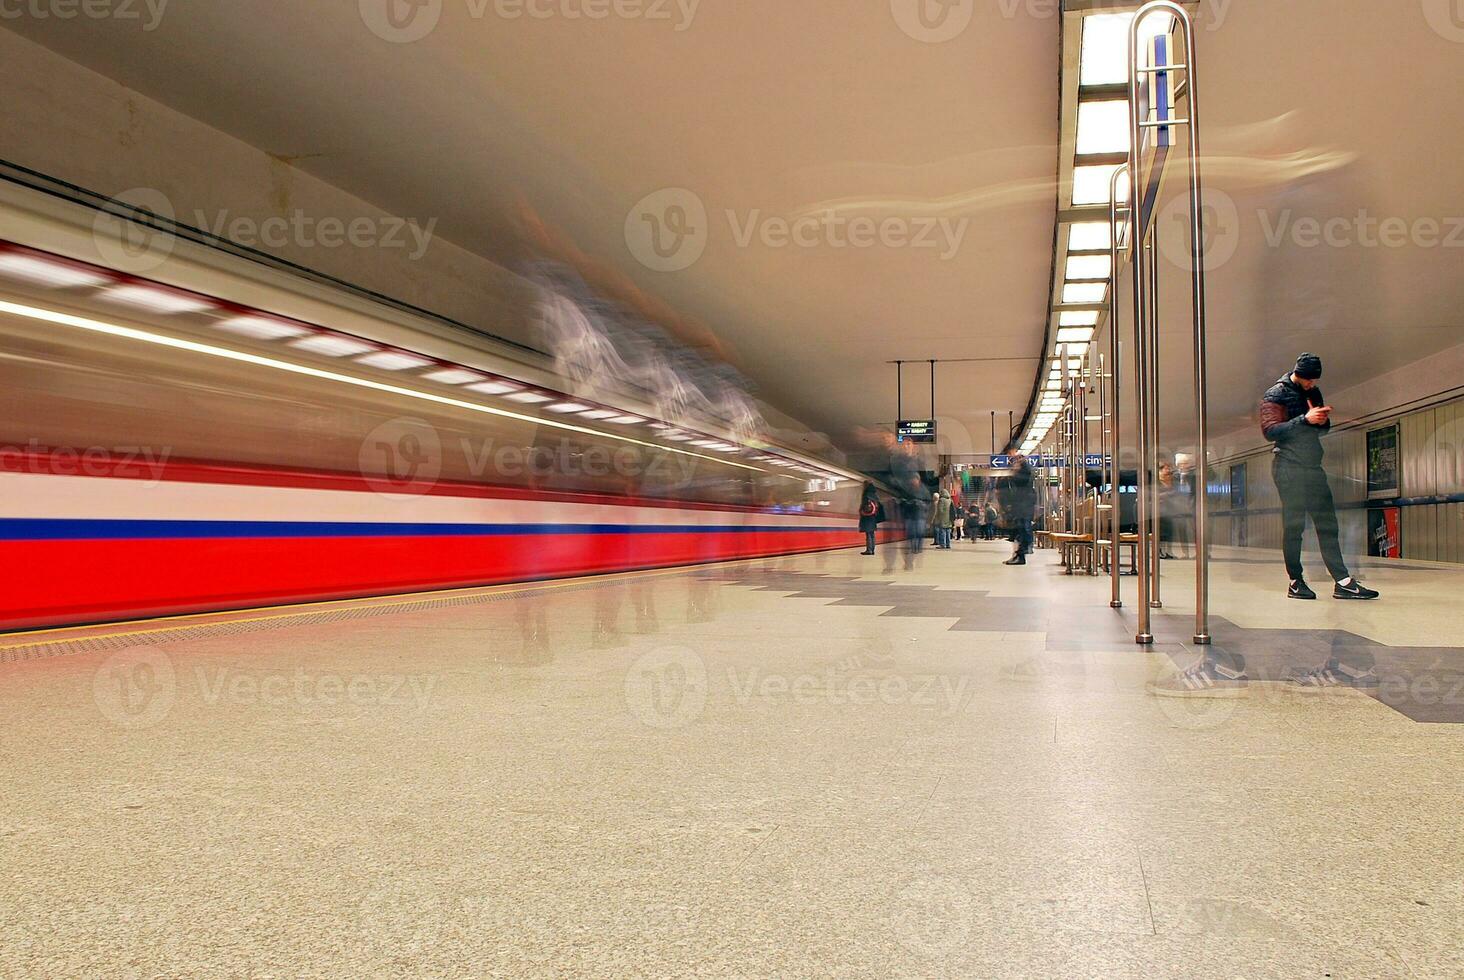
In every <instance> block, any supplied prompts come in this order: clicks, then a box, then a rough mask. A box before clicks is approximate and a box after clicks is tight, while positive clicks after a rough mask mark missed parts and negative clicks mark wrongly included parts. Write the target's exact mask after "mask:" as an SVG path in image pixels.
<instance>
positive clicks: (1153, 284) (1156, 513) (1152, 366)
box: [1144, 222, 1164, 609]
mask: <svg viewBox="0 0 1464 980" xmlns="http://www.w3.org/2000/svg"><path fill="white" fill-rule="evenodd" d="M1144 255H1145V256H1146V258H1147V260H1148V267H1149V380H1148V382H1147V384H1148V385H1149V460H1148V468H1149V494H1150V499H1149V521H1150V523H1151V524H1152V525H1153V526H1152V527H1150V528H1149V549H1150V551H1151V552H1152V553H1151V554H1150V556H1149V575H1150V576H1151V577H1152V578H1153V582H1152V583H1151V584H1150V586H1149V606H1150V608H1153V609H1162V608H1163V607H1164V602H1163V600H1162V599H1161V597H1160V594H1159V582H1160V578H1161V576H1160V567H1161V564H1160V561H1159V555H1160V553H1161V552H1162V551H1163V548H1164V542H1163V536H1162V534H1161V531H1162V529H1163V527H1164V515H1163V514H1162V512H1161V511H1162V508H1161V507H1160V506H1159V227H1158V224H1157V223H1154V222H1151V223H1150V225H1149V239H1148V241H1147V242H1145V243H1144Z"/></svg>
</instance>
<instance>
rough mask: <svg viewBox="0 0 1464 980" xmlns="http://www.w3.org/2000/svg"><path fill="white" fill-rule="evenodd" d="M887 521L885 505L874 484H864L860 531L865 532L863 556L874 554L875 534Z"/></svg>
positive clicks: (861, 500)
mask: <svg viewBox="0 0 1464 980" xmlns="http://www.w3.org/2000/svg"><path fill="white" fill-rule="evenodd" d="M884 520H885V509H884V504H882V503H880V502H879V492H878V491H877V490H875V489H874V484H873V483H865V484H864V493H863V494H862V495H861V496H860V499H859V530H861V531H863V532H864V550H863V551H861V552H859V553H860V554H861V555H872V554H874V539H875V532H876V531H878V530H879V526H880V524H882V523H883V522H884Z"/></svg>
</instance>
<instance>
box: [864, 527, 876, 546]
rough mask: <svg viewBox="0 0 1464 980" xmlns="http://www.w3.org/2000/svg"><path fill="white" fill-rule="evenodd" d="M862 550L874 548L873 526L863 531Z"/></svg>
mask: <svg viewBox="0 0 1464 980" xmlns="http://www.w3.org/2000/svg"><path fill="white" fill-rule="evenodd" d="M864 550H865V551H873V550H874V528H870V529H869V530H868V531H865V532H864Z"/></svg>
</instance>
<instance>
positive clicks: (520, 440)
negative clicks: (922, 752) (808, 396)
mask: <svg viewBox="0 0 1464 980" xmlns="http://www.w3.org/2000/svg"><path fill="white" fill-rule="evenodd" d="M0 217H3V222H4V224H3V230H0V240H3V241H0V399H3V409H4V410H3V416H0V542H3V547H4V566H5V569H6V574H5V586H4V590H3V593H0V595H3V600H0V629H18V628H31V627H39V626H46V625H58V624H72V623H85V622H100V621H110V620H118V619H127V618H136V617H143V616H156V615H162V614H177V613H187V612H196V611H204V610H218V609H234V608H243V607H251V606H262V605H272V604H279V603H288V602H300V601H310V600H322V599H334V598H342V597H352V596H363V595H376V594H388V593H403V592H414V591H421V590H438V589H449V588H455V587H468V586H478V585H485V584H491V583H502V582H511V581H521V580H531V579H543V578H551V577H557V576H571V575H580V574H587V573H600V572H612V571H621V570H628V569H640V568H650V567H658V566H673V565H684V564H692V563H699V562H709V561H716V560H723V559H732V558H745V557H752V556H768V555H783V554H791V553H796V552H808V551H816V550H824V549H833V548H842V547H848V546H852V545H855V544H859V543H861V542H862V538H861V537H860V536H859V534H858V533H857V516H856V510H857V506H858V501H859V494H860V489H861V486H862V478H861V477H860V476H859V475H858V474H855V473H853V472H849V471H845V470H841V469H838V468H836V467H832V466H830V465H828V464H825V463H822V462H818V461H816V460H813V459H809V458H807V457H804V456H801V455H799V454H797V453H795V452H792V451H789V450H785V449H781V448H776V447H773V446H769V445H759V446H749V445H742V444H738V443H736V442H734V441H731V439H732V438H733V437H731V436H729V435H728V434H727V432H726V431H718V429H717V427H716V426H715V425H714V424H710V423H701V424H698V425H696V427H694V428H693V427H692V426H691V424H690V423H689V422H688V420H684V419H674V420H662V419H657V418H655V417H653V415H652V413H650V412H649V411H647V410H646V409H645V408H644V406H645V405H646V404H649V400H642V401H640V402H637V401H636V400H635V399H633V398H624V399H615V401H616V402H617V403H616V404H605V403H603V402H602V401H591V400H587V399H583V398H576V397H575V396H574V395H573V394H572V393H566V392H565V390H564V388H565V387H566V385H565V384H563V383H562V382H560V381H558V380H557V379H556V378H555V377H554V376H553V375H552V373H550V372H549V371H548V370H547V369H546V365H547V363H548V361H547V360H546V359H545V358H542V357H540V356H538V355H537V354H536V353H535V352H532V351H529V350H527V349H524V350H520V349H517V348H515V347H513V346H512V345H510V344H506V343H501V342H497V341H495V340H493V339H491V338H487V337H485V336H482V335H480V334H478V333H475V332H474V331H471V330H469V329H465V328H462V327H460V326H454V325H451V324H448V323H445V322H443V321H438V320H435V319H433V318H431V317H430V316H418V315H415V314H413V313H410V312H404V311H403V310H401V309H398V308H396V307H395V306H393V305H391V304H387V303H381V302H377V301H374V300H372V299H370V298H368V297H363V296H362V295H359V294H357V293H355V292H353V291H351V290H349V289H345V288H341V287H340V286H339V285H336V284H331V283H328V282H323V281H322V280H320V279H319V278H314V277H311V276H308V275H302V274H299V273H297V272H292V271H290V270H288V269H284V268H281V267H279V266H277V265H271V264H266V263H262V262H259V261H253V260H251V259H250V258H248V257H243V256H240V255H238V254H233V253H231V252H229V251H227V250H224V249H219V248H215V247H210V246H209V245H207V244H204V243H199V242H194V241H190V240H188V239H186V238H184V237H177V236H168V237H166V238H165V239H146V238H143V239H138V238H135V237H133V238H129V237H128V236H129V235H132V234H133V233H134V232H135V231H136V229H127V228H123V231H122V233H121V234H118V235H117V236H116V237H112V234H111V232H110V230H109V229H110V228H111V227H112V226H119V227H120V226H122V225H125V224H126V222H118V221H111V220H110V219H109V220H107V221H99V220H97V215H96V213H95V212H92V211H90V210H89V209H87V208H85V207H83V206H81V205H80V204H78V203H76V202H72V201H64V200H60V199H58V198H55V197H53V196H50V195H46V194H42V193H39V192H38V191H36V190H33V189H31V188H21V187H16V186H10V185H4V186H0ZM160 241H161V242H162V245H161V246H160ZM123 269H127V270H130V271H122V270H123Z"/></svg>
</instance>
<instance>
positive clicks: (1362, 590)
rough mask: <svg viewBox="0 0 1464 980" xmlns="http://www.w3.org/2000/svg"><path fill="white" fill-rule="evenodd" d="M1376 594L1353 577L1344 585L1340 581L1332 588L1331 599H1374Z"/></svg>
mask: <svg viewBox="0 0 1464 980" xmlns="http://www.w3.org/2000/svg"><path fill="white" fill-rule="evenodd" d="M1377 597H1378V594H1377V593H1376V592H1374V591H1373V590H1372V589H1369V588H1368V587H1367V586H1365V585H1363V584H1362V583H1361V582H1359V581H1358V580H1357V579H1353V580H1352V581H1350V582H1349V583H1347V584H1346V585H1343V584H1342V583H1341V582H1338V583H1337V587H1336V588H1334V589H1333V590H1332V598H1333V599H1376V598H1377Z"/></svg>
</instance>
